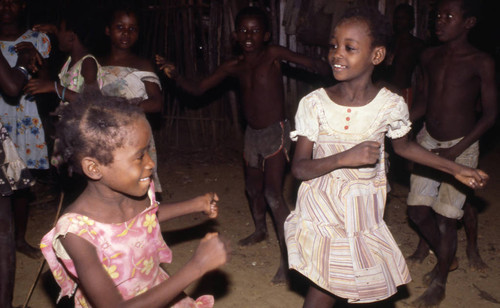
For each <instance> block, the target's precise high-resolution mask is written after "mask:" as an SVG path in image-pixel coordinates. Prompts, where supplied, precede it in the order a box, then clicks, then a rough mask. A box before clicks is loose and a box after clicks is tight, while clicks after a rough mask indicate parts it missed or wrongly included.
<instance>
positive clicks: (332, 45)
mask: <svg viewBox="0 0 500 308" xmlns="http://www.w3.org/2000/svg"><path fill="white" fill-rule="evenodd" d="M329 47H330V49H337V48H338V46H337V44H330V45H329Z"/></svg>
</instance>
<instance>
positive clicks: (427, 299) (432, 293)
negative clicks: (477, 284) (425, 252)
mask: <svg viewBox="0 0 500 308" xmlns="http://www.w3.org/2000/svg"><path fill="white" fill-rule="evenodd" d="M435 217H436V222H437V224H438V226H439V231H440V237H441V241H440V245H439V249H438V250H437V258H438V263H437V265H436V268H435V270H434V271H435V272H434V279H433V280H432V282H431V283H430V285H429V287H428V288H427V290H426V291H425V292H424V294H422V295H421V296H420V297H419V298H417V299H416V300H415V301H414V302H413V304H414V305H415V306H417V307H432V306H437V305H439V303H440V302H441V301H442V300H443V299H444V297H445V289H446V280H447V279H448V271H449V268H450V264H451V263H452V261H453V258H454V257H455V252H456V249H457V225H456V220H455V219H451V218H447V217H444V216H441V215H439V214H437V213H436V214H435Z"/></svg>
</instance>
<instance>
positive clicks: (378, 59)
mask: <svg viewBox="0 0 500 308" xmlns="http://www.w3.org/2000/svg"><path fill="white" fill-rule="evenodd" d="M385 53H386V49H385V47H383V46H378V47H375V48H373V53H372V54H373V57H372V63H373V64H374V65H378V64H380V63H382V61H384V59H385Z"/></svg>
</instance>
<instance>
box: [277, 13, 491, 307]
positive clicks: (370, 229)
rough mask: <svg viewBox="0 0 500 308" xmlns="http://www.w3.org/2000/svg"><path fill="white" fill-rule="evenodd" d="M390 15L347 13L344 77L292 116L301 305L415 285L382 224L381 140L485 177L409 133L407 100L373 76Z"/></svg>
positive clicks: (294, 263) (292, 229)
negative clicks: (305, 282) (304, 288)
mask: <svg viewBox="0 0 500 308" xmlns="http://www.w3.org/2000/svg"><path fill="white" fill-rule="evenodd" d="M390 37H391V32H390V25H389V23H388V21H387V20H386V19H385V17H384V16H382V15H381V14H380V13H379V12H378V11H377V10H375V9H368V8H357V9H352V10H349V11H348V12H346V14H345V15H344V17H342V18H341V20H340V21H339V23H338V25H337V26H336V28H335V30H334V33H333V36H332V37H331V40H330V44H331V47H330V52H329V56H328V58H329V61H330V64H331V66H332V69H333V75H334V77H335V78H336V79H337V80H338V81H339V83H337V84H336V85H334V86H332V87H330V88H327V89H323V88H321V89H318V90H316V91H314V92H312V93H310V94H308V95H307V96H305V97H304V98H303V99H302V100H301V102H300V104H299V107H298V110H297V114H296V117H295V124H296V130H295V131H293V132H292V133H291V137H292V139H293V140H295V141H297V146H296V150H295V155H294V158H293V164H292V172H293V174H294V176H295V177H297V178H298V179H300V180H303V182H302V184H301V186H300V188H299V192H298V197H297V204H296V208H295V210H294V211H293V212H292V213H291V214H290V216H288V218H287V220H286V222H285V235H286V243H287V248H288V259H289V265H290V268H292V269H294V270H296V271H298V272H300V273H301V274H302V275H304V276H306V277H307V278H308V279H309V280H310V282H311V287H310V288H309V291H308V293H307V295H306V298H305V303H304V307H314V308H320V307H332V306H333V304H334V303H335V301H336V298H337V297H342V298H346V299H348V301H349V302H356V303H366V302H374V301H379V300H383V299H385V298H388V297H390V296H391V295H393V294H394V293H396V291H397V289H396V288H397V286H399V285H402V284H406V283H408V282H410V280H411V278H410V274H409V272H408V268H407V266H406V263H405V260H404V257H403V255H402V254H401V251H400V250H399V248H398V245H397V244H396V242H395V240H394V238H393V237H392V235H391V233H390V231H389V229H388V228H387V225H386V224H385V222H384V221H383V215H384V208H385V202H386V194H387V189H386V187H387V186H386V174H385V163H384V138H385V136H387V137H389V138H391V139H392V145H393V147H394V150H395V152H396V153H397V154H399V155H401V156H403V157H405V158H407V159H410V160H413V161H415V162H418V163H421V164H424V165H427V166H430V167H433V168H436V169H438V170H441V171H444V172H447V173H449V174H451V175H453V176H455V178H457V179H458V180H459V181H461V182H462V183H464V184H466V185H467V186H469V187H472V188H479V187H483V186H484V185H485V184H486V181H487V179H488V175H487V174H486V173H484V172H483V171H481V170H475V169H471V168H468V167H464V166H461V165H458V164H456V163H454V162H452V161H449V160H446V159H444V158H441V157H439V156H437V155H434V154H432V153H431V152H429V151H427V150H425V149H424V148H422V147H420V146H419V145H418V144H417V143H415V142H413V141H410V140H409V139H408V137H407V136H408V132H409V131H410V130H411V123H410V121H409V115H408V108H407V105H406V104H405V102H404V99H403V98H402V97H401V96H399V95H397V94H394V93H392V92H391V91H389V90H387V89H385V88H382V89H379V88H377V87H376V86H375V85H374V84H373V83H372V81H371V75H372V72H373V69H374V67H375V65H378V64H380V63H381V62H382V61H383V60H384V57H385V55H386V47H387V45H388V42H389V39H390Z"/></svg>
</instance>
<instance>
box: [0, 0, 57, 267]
mask: <svg viewBox="0 0 500 308" xmlns="http://www.w3.org/2000/svg"><path fill="white" fill-rule="evenodd" d="M25 6H26V3H25V2H24V1H11V0H0V49H1V51H2V54H3V56H4V57H5V59H6V60H7V62H8V64H9V65H10V66H11V67H13V66H15V65H16V62H17V59H18V51H19V50H20V49H22V48H29V49H35V50H36V51H37V52H38V53H39V54H40V55H41V56H42V57H43V58H47V57H48V56H49V53H50V40H49V38H48V37H47V35H45V34H42V33H40V32H36V31H32V30H27V29H26V24H25V22H26V21H25V18H23V17H24V11H25ZM22 68H23V69H24V73H25V74H26V77H27V78H28V77H29V73H28V71H27V70H26V68H25V67H22ZM46 72H47V71H46V70H45V69H44V67H42V68H41V69H40V71H39V72H38V75H39V76H40V77H43V75H44V74H45V73H46ZM0 122H2V124H3V126H4V128H5V129H6V130H7V132H8V133H9V135H10V137H11V138H12V141H13V142H14V144H15V145H16V148H17V152H18V153H19V156H20V157H21V159H22V160H23V161H24V162H25V163H26V165H27V166H28V168H29V169H32V170H46V169H48V168H49V160H48V153H47V144H46V142H45V132H44V129H43V126H42V121H41V119H40V115H39V113H38V108H37V105H36V101H35V99H34V97H33V96H29V95H26V94H22V93H19V94H18V95H16V96H9V95H7V94H6V93H5V92H4V91H2V92H1V93H0ZM29 196H30V192H29V190H27V189H22V190H17V191H15V193H14V195H13V197H12V198H13V206H14V217H15V226H16V247H17V250H18V251H19V252H22V253H24V254H26V255H27V256H29V257H31V258H39V257H41V254H40V251H39V250H38V249H37V248H35V247H33V246H31V245H29V244H28V243H27V242H26V239H25V234H26V228H27V223H28V202H29Z"/></svg>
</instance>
